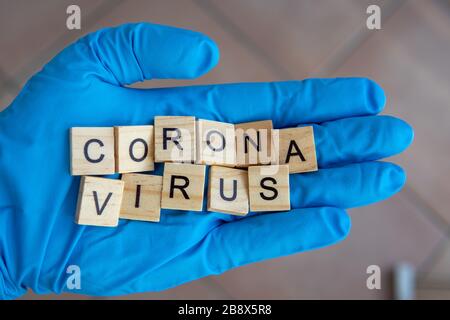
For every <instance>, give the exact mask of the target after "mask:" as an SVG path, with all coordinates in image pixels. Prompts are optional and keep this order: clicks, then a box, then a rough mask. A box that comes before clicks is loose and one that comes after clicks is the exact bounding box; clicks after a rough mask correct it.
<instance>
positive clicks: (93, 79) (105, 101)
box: [0, 24, 413, 298]
mask: <svg viewBox="0 0 450 320" xmlns="http://www.w3.org/2000/svg"><path fill="white" fill-rule="evenodd" d="M218 60H219V51H218V48H217V47H216V45H215V44H214V42H213V41H212V40H210V39H209V38H207V37H205V36H204V35H202V34H199V33H195V32H192V31H186V30H181V29H176V28H171V27H165V26H159V25H152V24H128V25H123V26H120V27H118V28H113V29H104V30H100V31H98V32H96V33H93V34H90V35H88V36H87V37H85V38H82V39H81V40H79V41H78V42H76V43H74V44H73V45H71V46H69V47H68V48H66V49H65V50H63V51H62V52H61V53H60V54H58V55H57V56H56V57H55V58H54V59H53V60H52V61H51V62H50V63H48V64H47V65H46V66H45V67H44V68H43V69H42V70H41V71H40V72H38V73H37V74H36V75H34V76H33V77H32V78H31V79H30V80H29V81H28V82H27V84H26V85H25V86H24V88H23V90H22V92H21V93H20V94H19V95H18V96H17V98H16V99H15V100H14V102H13V103H12V104H11V105H10V106H9V107H8V108H7V109H6V110H5V111H3V112H2V113H0V297H3V298H15V297H18V296H20V295H21V294H23V293H24V292H25V291H26V290H27V288H31V289H33V290H34V291H35V292H37V293H50V292H56V293H60V292H63V291H69V290H68V289H67V288H66V280H67V278H68V277H69V275H70V274H68V273H67V272H66V269H67V267H68V266H69V265H77V266H79V268H80V270H81V289H80V290H74V291H73V292H78V293H83V294H89V295H120V294H127V293H134V292H144V291H153V290H163V289H166V288H170V287H173V286H176V285H179V284H182V283H184V282H187V281H191V280H195V279H198V278H201V277H204V276H207V275H210V274H219V273H222V272H224V271H226V270H228V269H231V268H234V267H238V266H241V265H244V264H248V263H252V262H256V261H260V260H264V259H270V258H274V257H279V256H284V255H289V254H293V253H297V252H302V251H305V250H311V249H316V248H320V247H324V246H328V245H331V244H333V243H336V242H337V241H340V240H341V239H343V238H345V236H346V235H347V234H348V232H349V230H350V218H349V216H348V215H347V214H346V212H345V209H346V208H352V207H357V206H362V205H367V204H370V203H373V202H377V201H380V200H383V199H385V198H387V197H389V196H391V195H392V194H394V193H396V192H397V191H399V190H400V189H401V187H402V186H403V184H404V183H405V173H404V172H403V170H402V169H401V168H399V167H398V166H396V165H394V164H390V163H383V162H376V161H375V160H378V159H380V158H383V157H388V156H391V155H394V154H396V153H399V152H401V151H403V150H404V149H405V148H406V147H407V146H408V145H409V144H410V143H411V141H412V139H413V131H412V129H411V128H410V127H409V126H408V125H407V124H406V123H405V122H403V121H402V120H399V119H396V118H393V117H389V116H376V114H377V113H379V112H380V111H381V110H382V109H383V107H384V104H385V96H384V93H383V91H382V89H381V88H380V87H379V86H378V85H376V84H375V83H374V82H372V81H370V80H367V79H360V78H348V79H326V80H325V79H311V80H304V81H287V82H277V83H237V84H226V85H207V86H192V87H177V88H163V89H148V90H139V89H131V88H127V87H125V85H128V84H131V83H134V82H137V81H142V80H144V79H155V78H158V79H164V78H175V79H190V78H195V77H198V76H200V75H202V74H204V73H206V72H207V71H209V70H210V69H211V68H212V67H213V66H214V65H215V64H216V63H217V62H218ZM156 115H194V116H196V117H197V118H204V119H211V120H218V121H224V122H231V123H239V122H246V121H253V120H264V119H272V120H273V123H274V126H275V127H276V128H283V127H293V126H297V125H302V124H306V123H307V124H313V125H314V134H315V140H316V148H317V157H318V163H319V171H317V172H313V173H306V174H301V175H300V174H294V175H291V178H290V185H291V205H292V210H291V211H290V212H282V213H262V214H249V216H247V217H236V216H231V215H225V214H220V213H210V212H206V211H205V212H186V211H172V210H162V211H161V222H160V223H148V222H139V221H129V220H121V222H120V224H119V226H118V227H117V228H102V227H90V226H80V225H76V224H75V223H74V214H75V207H76V202H77V193H78V186H79V182H80V178H79V177H72V176H71V175H70V172H69V162H70V161H69V153H70V150H69V149H70V147H69V128H70V127H75V126H79V127H83V126H115V125H144V124H151V123H153V117H154V116H156ZM156 172H157V173H159V174H160V173H161V172H162V170H161V166H157V170H156ZM205 207H206V206H205Z"/></svg>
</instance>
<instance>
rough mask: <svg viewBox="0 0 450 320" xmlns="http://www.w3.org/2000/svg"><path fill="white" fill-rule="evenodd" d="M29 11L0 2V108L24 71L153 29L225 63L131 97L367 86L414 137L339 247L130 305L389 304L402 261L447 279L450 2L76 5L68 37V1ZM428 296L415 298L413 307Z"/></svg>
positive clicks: (174, 0) (138, 0) (187, 0)
mask: <svg viewBox="0 0 450 320" xmlns="http://www.w3.org/2000/svg"><path fill="white" fill-rule="evenodd" d="M30 3H31V2H29V1H25V0H19V1H9V0H0V28H2V30H11V32H9V33H2V34H0V45H1V48H2V50H0V70H2V71H3V72H0V106H1V105H6V104H7V103H8V101H10V100H11V99H12V98H13V97H14V95H15V94H16V93H17V90H18V89H19V86H20V85H21V84H22V83H23V82H24V81H25V80H26V79H27V78H28V77H29V76H30V75H31V74H32V72H34V71H35V70H37V69H38V68H40V66H41V65H42V64H43V63H44V62H45V61H47V60H48V59H50V58H51V57H52V56H53V55H54V54H56V53H57V52H58V51H59V50H61V49H62V48H63V47H64V46H65V45H67V44H68V43H70V42H71V41H73V40H74V39H76V38H77V37H79V36H80V35H82V34H86V33H88V32H90V31H93V30H95V29H98V28H101V27H105V26H111V25H117V24H120V23H125V22H132V21H152V22H155V23H161V24H168V25H174V26H178V27H184V28H191V29H195V30H197V31H202V32H205V33H207V34H208V35H209V36H211V37H212V38H213V39H215V40H216V42H217V43H218V44H219V47H220V49H221V62H220V64H219V65H218V67H217V68H216V69H215V70H213V71H212V72H211V73H210V74H208V75H206V76H205V77H202V78H201V79H198V80H194V81H154V82H147V83H144V84H139V85H138V86H139V87H148V86H168V85H180V84H190V83H217V82H235V81H271V80H279V79H293V78H303V77H306V76H310V75H317V74H320V75H322V76H328V77H330V76H368V77H371V78H373V79H374V80H376V81H377V82H379V83H380V84H381V85H382V86H383V87H384V88H385V89H386V92H387V96H388V104H387V108H386V113H390V114H396V115H399V116H401V117H402V118H405V119H406V120H407V121H408V122H410V123H411V124H412V125H413V127H414V128H415V131H416V140H415V142H414V145H413V146H412V147H411V148H410V149H409V150H408V152H407V153H405V154H404V155H402V156H399V157H395V158H394V159H393V160H394V161H396V162H400V163H401V164H402V165H403V166H404V167H405V168H406V169H407V171H408V176H409V180H408V187H407V188H406V189H405V191H403V192H402V193H400V194H399V195H397V196H395V197H394V198H392V199H390V200H388V201H385V202H383V203H380V204H377V205H372V206H369V207H366V208H361V209H354V210H352V211H351V216H352V221H353V229H352V232H351V234H350V236H349V237H348V238H347V239H346V240H345V241H344V242H342V243H340V244H338V245H337V246H334V247H331V248H327V249H323V250H318V251H314V252H308V253H305V254H301V255H294V256H291V257H285V258H280V259H276V260H272V261H266V262H261V263H258V264H254V265H250V266H245V267H242V268H238V269H235V270H232V271H230V272H228V273H225V274H223V275H220V276H215V277H209V278H206V279H201V280H198V281H195V282H192V283H188V284H185V285H183V286H180V287H178V288H174V289H171V290H167V291H164V292H158V293H148V294H139V295H132V296H129V297H127V298H142V299H155V298H175V299H183V298H193V299H197V298H211V299H215V298H224V299H227V298H287V299H295V298H307V299H310V298H338V299H346V298H363V299H371V298H377V299H379V298H390V297H391V285H390V284H391V281H390V280H391V279H390V275H389V274H390V272H391V270H392V267H393V266H394V265H395V264H396V263H397V262H400V261H409V262H411V263H412V264H413V265H415V266H416V267H418V269H419V271H420V272H421V274H422V276H423V278H424V279H426V278H427V277H428V278H430V279H431V278H433V277H434V276H435V275H438V274H439V275H441V274H443V277H444V278H448V277H450V274H448V272H447V270H450V260H449V259H448V258H446V257H447V256H448V254H447V252H450V251H449V250H448V248H449V247H450V245H448V246H445V245H443V243H445V241H446V240H445V239H446V234H445V232H446V231H447V229H448V226H447V223H448V222H450V213H449V212H448V210H447V209H446V208H448V207H449V205H450V202H449V201H450V198H449V197H448V196H447V195H448V194H449V189H450V183H449V182H448V178H447V177H448V176H449V173H450V165H449V161H448V160H447V159H448V158H449V157H448V153H449V152H450V149H449V148H448V147H443V146H448V141H449V138H450V131H449V128H450V126H448V123H449V120H450V108H449V107H448V101H450V96H449V91H448V88H449V85H450V83H449V82H450V77H449V74H450V72H449V71H450V64H449V63H448V56H449V53H450V42H449V41H448V37H449V32H450V20H449V19H448V17H449V13H450V5H449V4H448V2H446V1H444V0H436V1H435V0H433V1H421V0H406V1H395V2H393V1H368V0H363V1H358V0H341V1H339V2H338V1H333V0H317V1H309V0H280V1H269V0H248V1H237V0H230V1H217V0H211V1H206V0H151V1H149V0H128V1H125V0H124V1H119V0H95V1H87V0H83V1H78V3H79V4H80V5H81V7H82V10H83V11H82V12H83V17H86V19H85V20H83V29H82V30H81V31H68V30H66V29H65V7H66V6H67V3H69V1H65V0H64V1H56V0H42V1H40V2H39V5H37V4H34V3H33V4H31V7H28V4H30ZM369 3H376V4H379V5H380V6H382V9H383V10H382V14H385V16H384V17H383V25H382V30H379V31H367V29H366V28H365V18H366V15H365V9H366V7H367V5H368V4H369ZM24 21H26V22H25V23H24ZM4 48H5V49H4ZM1 74H6V75H8V77H9V78H5V77H2V76H1ZM371 264H377V265H379V266H380V267H381V269H382V272H383V277H382V282H383V283H382V290H379V291H377V290H373V291H370V290H368V289H367V288H366V287H365V283H366V278H367V275H366V273H365V270H366V268H367V266H368V265H371ZM424 266H425V267H424ZM422 269H423V270H422ZM435 293H436V290H427V291H421V296H420V297H423V298H429V297H432V296H433V295H434V294H435ZM77 297H78V296H70V295H64V296H61V297H59V298H77ZM24 298H47V299H49V298H54V297H53V296H45V297H36V296H35V295H33V294H29V295H27V296H25V297H24Z"/></svg>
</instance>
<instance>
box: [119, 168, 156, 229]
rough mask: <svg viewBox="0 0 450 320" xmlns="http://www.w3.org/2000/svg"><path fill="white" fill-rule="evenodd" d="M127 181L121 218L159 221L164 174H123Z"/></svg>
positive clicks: (123, 179) (123, 178)
mask: <svg viewBox="0 0 450 320" xmlns="http://www.w3.org/2000/svg"><path fill="white" fill-rule="evenodd" d="M122 181H123V182H125V189H124V192H123V200H122V208H121V210H120V218H121V219H130V220H141V221H153V222H158V221H159V219H160V211H161V210H160V209H161V190H162V176H155V175H148V174H138V173H127V174H123V175H122Z"/></svg>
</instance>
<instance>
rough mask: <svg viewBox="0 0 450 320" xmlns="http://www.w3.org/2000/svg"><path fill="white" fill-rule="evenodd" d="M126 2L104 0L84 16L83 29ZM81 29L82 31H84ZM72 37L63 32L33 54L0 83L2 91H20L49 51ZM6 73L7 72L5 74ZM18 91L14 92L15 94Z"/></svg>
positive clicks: (76, 35)
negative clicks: (20, 67)
mask: <svg viewBox="0 0 450 320" xmlns="http://www.w3.org/2000/svg"><path fill="white" fill-rule="evenodd" d="M122 2H124V0H104V1H103V2H102V3H101V4H100V5H99V6H98V7H97V8H95V9H94V10H93V11H92V12H91V13H89V14H87V15H86V17H84V18H83V20H84V21H86V23H85V26H84V27H82V30H83V29H89V28H90V27H92V26H93V25H95V23H97V22H98V21H99V20H100V19H102V18H103V17H104V16H106V15H107V14H108V13H110V12H111V11H112V10H113V9H114V8H116V7H117V6H118V5H119V4H121V3H122ZM82 30H80V32H82ZM80 32H72V34H73V38H74V39H72V40H74V41H75V40H76V39H78V37H79V35H80ZM68 38H69V39H71V38H72V37H71V36H69V37H68V36H67V33H65V32H64V33H62V34H60V35H59V36H58V37H56V39H55V40H54V41H52V42H51V43H50V44H49V45H48V46H46V47H45V48H44V49H43V50H41V51H40V52H38V53H37V54H36V55H34V56H33V59H31V60H30V61H29V62H28V63H27V64H26V65H25V66H24V67H23V68H22V69H21V70H19V71H18V72H17V73H16V74H15V75H13V76H8V78H6V79H5V80H6V82H5V81H3V82H2V83H0V89H4V90H2V91H7V92H8V91H10V90H11V91H19V90H20V88H21V82H24V81H25V80H26V79H25V77H30V76H31V71H30V70H34V68H35V66H36V65H37V64H38V63H40V61H42V60H45V58H46V57H48V56H49V53H51V52H52V51H55V49H56V50H57V49H59V48H60V47H61V44H62V43H63V42H64V40H66V39H68ZM5 75H6V74H5ZM16 93H17V92H14V95H15V94H16ZM4 95H5V94H4V93H2V92H0V98H1V97H2V96H4Z"/></svg>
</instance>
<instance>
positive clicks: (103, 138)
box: [70, 127, 116, 176]
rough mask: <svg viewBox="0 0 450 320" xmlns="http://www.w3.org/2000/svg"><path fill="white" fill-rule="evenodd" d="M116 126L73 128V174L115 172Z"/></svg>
mask: <svg viewBox="0 0 450 320" xmlns="http://www.w3.org/2000/svg"><path fill="white" fill-rule="evenodd" d="M115 169H116V168H115V159H114V128H113V127H105V128H71V129H70V171H71V174H72V175H73V176H82V175H105V174H113V173H114V172H115Z"/></svg>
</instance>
